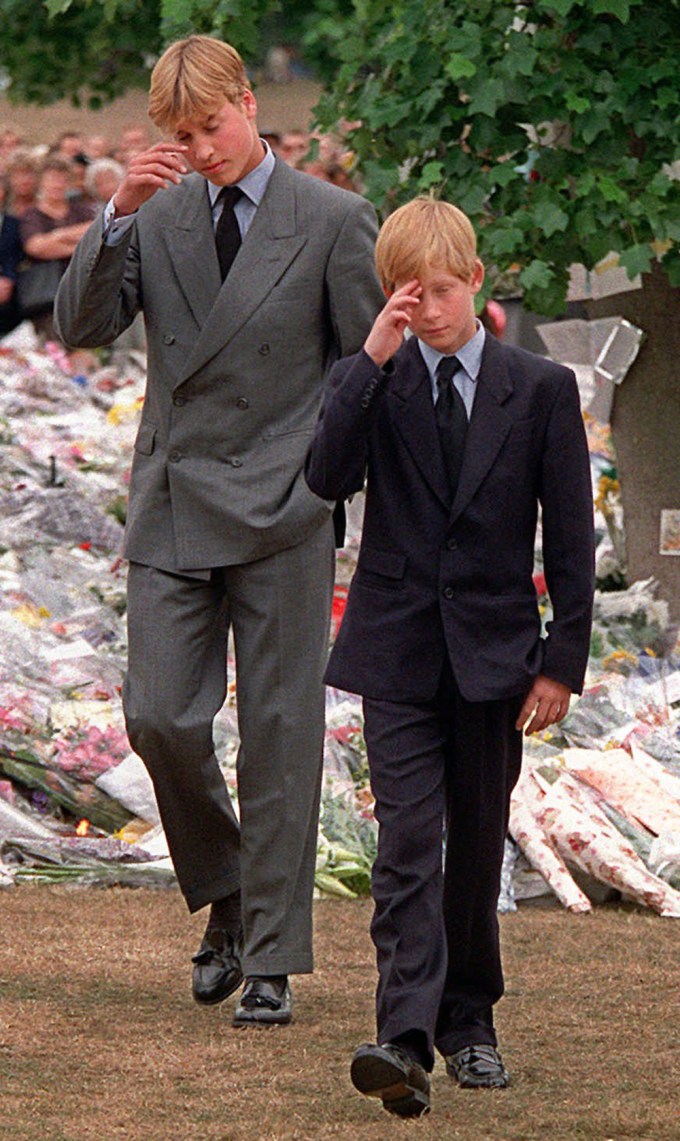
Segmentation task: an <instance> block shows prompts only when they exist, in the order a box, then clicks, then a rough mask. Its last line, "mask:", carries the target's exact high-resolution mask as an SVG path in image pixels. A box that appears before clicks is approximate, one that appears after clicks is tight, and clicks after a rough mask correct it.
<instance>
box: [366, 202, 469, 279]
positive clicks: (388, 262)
mask: <svg viewBox="0 0 680 1141" xmlns="http://www.w3.org/2000/svg"><path fill="white" fill-rule="evenodd" d="M375 262H376V267H377V270H378V276H379V278H380V280H381V282H382V285H383V287H384V288H385V289H387V290H389V291H391V290H393V289H394V288H395V286H396V284H397V282H405V281H409V280H410V279H411V278H414V277H420V276H421V274H422V273H423V271H424V270H428V269H440V270H444V271H446V272H447V273H452V274H454V276H455V277H460V278H461V279H462V280H463V281H470V279H471V278H472V275H473V273H474V272H475V268H476V266H477V265H478V258H477V239H476V237H475V231H474V230H473V228H472V223H471V222H470V219H469V218H468V216H467V214H464V213H463V211H462V210H459V209H458V207H457V206H453V205H452V204H451V203H450V202H442V201H441V200H440V199H436V198H425V197H421V198H414V199H413V200H412V201H411V202H407V203H406V205H405V206H400V207H399V209H398V210H395V211H394V213H393V214H390V215H389V217H388V218H387V220H386V221H385V222H384V223H383V225H382V227H381V230H380V233H379V235H378V240H377V242H376V247H375Z"/></svg>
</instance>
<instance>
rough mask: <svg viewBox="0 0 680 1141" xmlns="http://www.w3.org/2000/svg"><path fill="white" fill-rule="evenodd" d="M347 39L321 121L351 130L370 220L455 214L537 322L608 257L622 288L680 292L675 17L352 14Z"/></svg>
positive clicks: (397, 9)
mask: <svg viewBox="0 0 680 1141" xmlns="http://www.w3.org/2000/svg"><path fill="white" fill-rule="evenodd" d="M342 30H343V34H342V35H341V36H340V37H339V38H338V40H337V52H338V56H339V57H340V59H341V61H342V62H341V66H340V67H339V69H336V73H335V77H334V79H333V80H332V82H331V84H330V86H329V89H328V91H327V94H326V95H325V96H324V98H323V100H322V103H321V107H320V114H321V116H322V118H323V119H324V121H325V122H326V123H327V124H332V123H334V122H336V121H337V120H338V119H340V118H346V119H349V120H360V122H361V126H360V127H359V128H358V129H357V130H355V131H354V132H353V134H352V136H351V138H352V145H353V147H354V149H355V151H356V153H357V155H358V160H359V165H360V168H361V171H362V173H363V175H364V178H365V182H366V190H367V193H368V194H369V196H370V197H371V198H372V199H373V201H374V202H375V204H376V206H377V207H378V208H379V209H380V210H381V211H382V212H383V213H386V212H388V211H389V210H390V209H391V208H393V207H394V206H395V205H397V204H399V202H401V201H405V200H406V199H407V198H409V197H412V196H413V194H414V193H422V192H428V191H430V190H434V191H435V192H436V193H438V194H442V195H443V196H445V197H447V198H450V199H451V200H453V201H455V202H456V203H457V204H459V205H460V206H461V208H462V209H464V210H465V211H466V212H467V213H469V214H470V215H471V217H472V218H473V220H474V221H475V223H476V225H477V228H478V231H479V234H480V251H481V253H482V256H483V257H484V259H485V261H486V262H487V263H489V264H492V265H496V266H498V267H499V268H500V269H507V268H508V267H509V266H511V265H513V264H515V263H517V262H519V263H520V265H521V272H520V277H519V280H520V284H521V287H522V289H523V291H524V296H525V301H526V303H527V305H528V306H529V307H530V308H533V309H535V310H536V311H537V312H541V313H544V314H558V313H560V312H562V311H563V309H564V302H565V295H566V289H567V283H568V273H569V267H570V266H571V265H572V263H582V264H584V265H585V266H586V267H587V268H592V267H593V266H595V265H596V264H597V263H598V262H599V261H600V260H601V259H602V258H603V257H604V256H605V255H607V254H608V253H609V252H610V251H615V252H617V253H618V254H619V256H620V261H621V264H622V265H624V266H625V268H626V269H627V270H628V271H629V273H630V276H631V277H633V276H635V275H636V274H638V273H641V272H647V271H649V270H650V268H651V266H652V262H653V260H654V259H655V258H656V257H661V259H662V264H663V268H664V270H665V272H666V274H667V276H668V278H669V280H670V281H671V283H673V284H675V285H680V246H679V245H678V240H679V239H680V182H678V181H673V180H672V178H671V177H669V170H668V166H669V164H670V163H672V162H673V161H674V160H676V159H678V158H680V85H679V84H678V59H679V58H680V4H679V3H678V0H532V2H531V3H522V2H519V3H518V2H516V0H476V3H475V4H473V5H470V4H461V3H459V2H458V0H454V2H452V0H420V2H419V3H418V4H415V3H413V0H393V2H392V3H390V4H389V5H385V4H384V3H383V2H382V0H356V2H355V4H354V12H353V14H352V17H351V19H349V18H347V17H346V18H345V21H344V26H343V29H342Z"/></svg>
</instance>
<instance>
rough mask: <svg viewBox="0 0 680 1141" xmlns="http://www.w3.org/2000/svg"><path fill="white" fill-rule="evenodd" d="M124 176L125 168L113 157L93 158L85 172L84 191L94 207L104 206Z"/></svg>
mask: <svg viewBox="0 0 680 1141" xmlns="http://www.w3.org/2000/svg"><path fill="white" fill-rule="evenodd" d="M124 177H125V169H124V167H123V166H122V165H121V164H120V163H119V162H116V160H115V159H113V158H98V159H95V160H94V161H93V162H91V163H90V165H89V166H88V168H87V171H86V174H85V192H86V194H87V195H88V198H89V199H90V201H91V202H93V203H94V204H95V206H96V207H98V208H99V207H102V206H105V205H106V203H107V202H108V201H109V200H110V199H111V198H113V196H114V194H115V193H116V191H117V189H118V187H119V186H120V184H121V182H122V181H123V179H124Z"/></svg>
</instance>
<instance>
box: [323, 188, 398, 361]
mask: <svg viewBox="0 0 680 1141" xmlns="http://www.w3.org/2000/svg"><path fill="white" fill-rule="evenodd" d="M349 204H350V208H349V209H348V210H347V213H346V215H345V218H344V220H343V223H342V225H341V226H340V229H339V230H338V234H337V237H336V240H335V242H334V244H333V248H332V250H331V252H330V256H329V258H328V265H327V270H326V289H327V294H328V308H329V315H330V321H331V325H332V327H333V333H334V338H333V339H334V344H335V353H336V357H346V356H349V355H350V354H351V353H356V352H357V351H358V350H359V349H360V348H361V346H362V344H363V343H364V341H365V339H366V337H367V335H368V333H369V331H370V329H371V326H372V324H373V322H374V321H375V318H376V316H377V314H378V313H379V312H380V310H381V309H382V307H383V304H384V302H385V298H384V296H383V293H382V290H381V288H380V284H379V282H378V276H377V273H376V270H375V262H374V253H373V251H374V247H375V240H376V237H377V233H378V226H377V221H376V217H375V211H374V209H373V207H372V206H371V204H370V203H369V202H367V201H366V199H364V198H361V197H360V196H359V195H358V194H351V195H350V196H349ZM331 363H332V362H331Z"/></svg>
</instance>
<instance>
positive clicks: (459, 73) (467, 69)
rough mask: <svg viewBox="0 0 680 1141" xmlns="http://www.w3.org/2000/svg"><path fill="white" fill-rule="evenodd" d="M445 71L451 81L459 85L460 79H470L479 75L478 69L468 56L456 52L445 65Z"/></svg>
mask: <svg viewBox="0 0 680 1141" xmlns="http://www.w3.org/2000/svg"><path fill="white" fill-rule="evenodd" d="M444 71H445V72H446V74H447V75H448V76H449V78H450V79H452V80H453V81H454V83H457V82H458V80H459V79H470V78H471V77H472V76H473V75H476V74H477V68H476V66H475V64H474V63H473V62H472V60H471V59H468V57H467V56H464V55H460V53H459V52H454V53H453V55H450V56H449V58H448V59H447V61H446V63H445V64H444Z"/></svg>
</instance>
